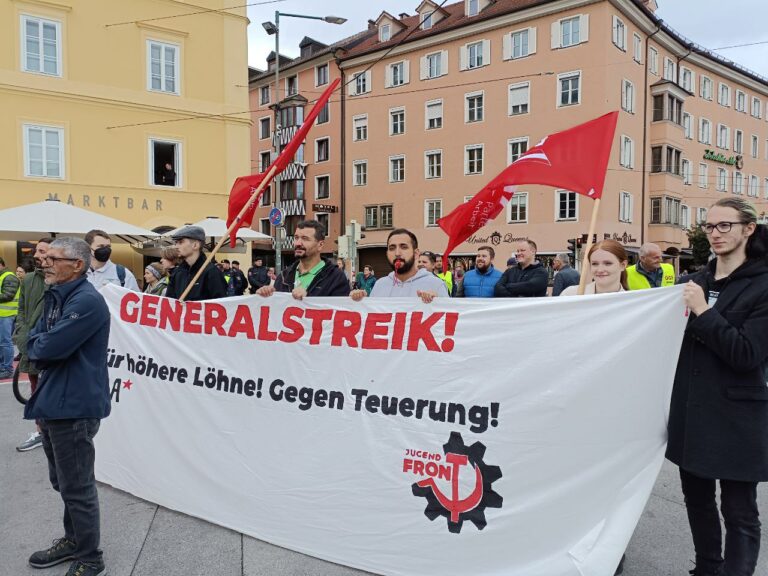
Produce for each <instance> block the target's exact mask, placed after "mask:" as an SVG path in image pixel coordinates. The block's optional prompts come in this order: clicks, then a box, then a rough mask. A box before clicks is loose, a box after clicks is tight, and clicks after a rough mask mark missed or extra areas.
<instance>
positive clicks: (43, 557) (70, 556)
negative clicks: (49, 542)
mask: <svg viewBox="0 0 768 576" xmlns="http://www.w3.org/2000/svg"><path fill="white" fill-rule="evenodd" d="M76 547H77V546H76V544H75V543H74V542H72V540H69V539H68V538H59V539H58V540H54V541H53V546H51V547H50V548H48V550H39V551H37V552H35V553H34V554H32V556H30V557H29V565H30V566H32V568H49V567H51V566H56V564H61V563H62V562H66V561H67V560H74V558H75V548H76Z"/></svg>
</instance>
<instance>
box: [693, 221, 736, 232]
mask: <svg viewBox="0 0 768 576" xmlns="http://www.w3.org/2000/svg"><path fill="white" fill-rule="evenodd" d="M734 224H744V222H718V223H717V224H702V225H701V229H702V230H704V234H712V232H713V231H714V230H715V229H717V231H718V232H720V233H721V234H725V233H726V232H730V231H731V228H732V227H733V225H734Z"/></svg>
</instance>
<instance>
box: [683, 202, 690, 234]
mask: <svg viewBox="0 0 768 576" xmlns="http://www.w3.org/2000/svg"><path fill="white" fill-rule="evenodd" d="M680 227H681V228H683V229H684V230H688V229H689V228H690V227H691V209H690V208H689V207H688V206H686V205H685V204H681V205H680Z"/></svg>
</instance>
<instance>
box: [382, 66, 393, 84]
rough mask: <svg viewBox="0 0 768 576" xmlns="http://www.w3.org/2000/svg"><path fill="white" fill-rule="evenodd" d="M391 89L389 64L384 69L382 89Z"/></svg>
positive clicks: (390, 67) (390, 68)
mask: <svg viewBox="0 0 768 576" xmlns="http://www.w3.org/2000/svg"><path fill="white" fill-rule="evenodd" d="M391 87H392V65H391V64H390V65H389V66H387V67H386V68H385V69H384V88H391Z"/></svg>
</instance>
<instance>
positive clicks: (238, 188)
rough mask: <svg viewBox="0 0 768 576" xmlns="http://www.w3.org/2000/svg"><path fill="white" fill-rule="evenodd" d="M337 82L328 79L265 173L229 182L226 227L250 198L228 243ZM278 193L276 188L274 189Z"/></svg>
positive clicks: (249, 216)
mask: <svg viewBox="0 0 768 576" xmlns="http://www.w3.org/2000/svg"><path fill="white" fill-rule="evenodd" d="M339 82H341V78H336V80H334V81H333V82H331V84H330V86H328V88H326V89H325V91H324V92H323V93H322V94H321V96H320V98H318V99H317V102H315V105H314V106H313V107H312V110H310V112H309V114H308V115H307V116H306V117H305V118H304V122H303V123H302V124H301V127H300V128H299V129H298V130H297V131H296V134H295V135H294V136H293V138H291V141H290V142H288V145H287V146H286V147H285V148H283V151H282V152H280V154H279V156H278V157H277V158H276V159H275V161H274V162H273V163H272V164H270V166H269V168H268V169H267V171H266V173H265V174H252V175H250V176H241V177H239V178H238V179H237V180H235V183H234V184H233V185H232V190H231V191H230V193H229V209H228V214H227V228H229V227H230V226H231V225H232V222H234V221H235V220H237V216H238V214H240V211H241V210H242V209H243V207H245V205H246V204H248V202H251V204H250V206H249V208H248V210H247V211H246V213H245V214H243V216H242V218H241V219H240V221H238V222H237V226H236V227H235V228H233V229H232V231H231V232H230V240H229V242H230V245H231V246H232V247H233V248H234V247H235V241H236V237H237V231H238V230H239V229H240V228H243V227H249V226H250V225H251V222H253V215H254V213H255V212H256V206H257V204H258V199H259V198H260V197H261V194H263V192H264V189H265V188H266V187H267V186H269V184H270V182H271V180H272V178H274V176H276V175H277V174H280V173H281V172H282V171H283V170H285V169H286V167H287V166H288V164H289V163H290V162H291V160H292V159H293V157H294V155H295V154H296V150H298V149H299V146H301V143H302V142H304V139H305V138H306V137H307V133H308V132H309V129H310V128H311V127H312V125H313V124H314V123H315V119H316V118H317V116H318V115H319V114H320V112H321V110H322V109H323V107H324V106H325V105H326V104H327V103H328V100H329V99H330V97H331V93H332V92H333V91H334V90H335V89H336V87H337V86H338V85H339ZM273 167H274V168H275V170H274V171H273V172H272V174H271V176H270V178H269V179H268V180H267V181H266V182H264V186H263V187H262V191H261V193H259V195H258V196H257V197H256V198H253V199H251V196H252V195H253V192H254V191H255V190H256V188H258V186H259V184H260V183H261V181H262V180H263V179H264V177H265V176H266V175H267V174H269V172H270V171H271V170H272V168H273ZM277 193H278V194H279V191H278V192H277Z"/></svg>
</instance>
